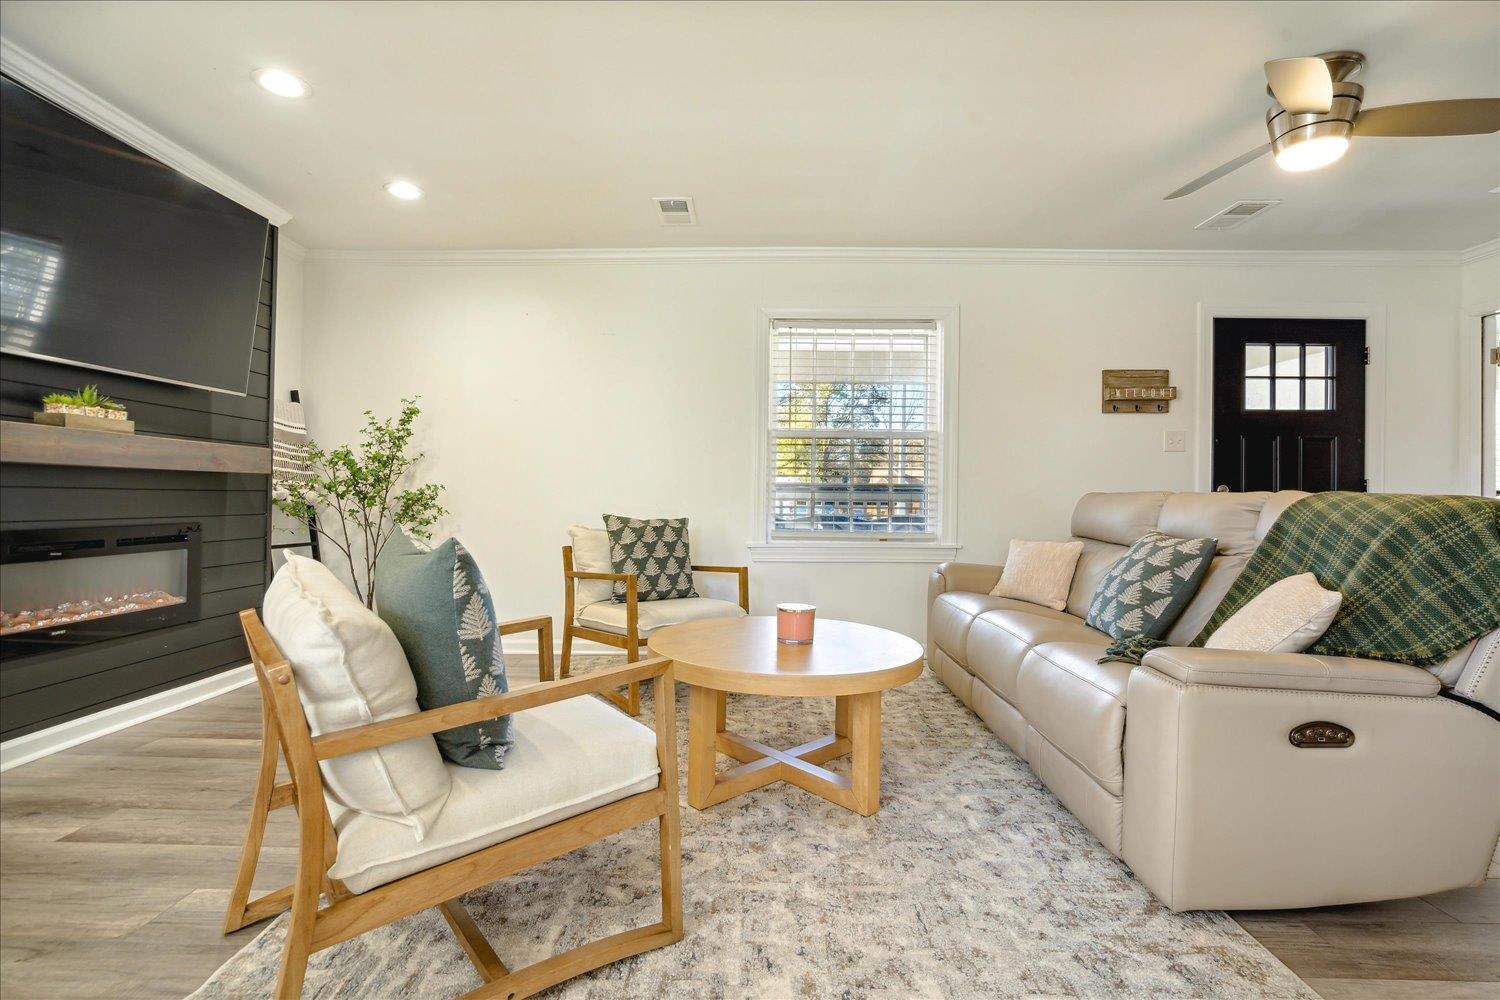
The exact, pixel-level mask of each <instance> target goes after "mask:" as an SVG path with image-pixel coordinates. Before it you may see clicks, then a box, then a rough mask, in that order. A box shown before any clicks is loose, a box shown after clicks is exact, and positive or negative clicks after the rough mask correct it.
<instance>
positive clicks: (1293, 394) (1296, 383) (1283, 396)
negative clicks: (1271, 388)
mask: <svg viewBox="0 0 1500 1000" xmlns="http://www.w3.org/2000/svg"><path fill="white" fill-rule="evenodd" d="M1277 350H1278V351H1279V350H1280V348H1279V347H1278V348H1277ZM1301 386H1302V381H1301V380H1300V379H1295V378H1279V379H1277V380H1276V409H1278V410H1298V409H1301V408H1302V399H1301V395H1300V393H1298V391H1297V390H1298V389H1300V388H1301Z"/></svg>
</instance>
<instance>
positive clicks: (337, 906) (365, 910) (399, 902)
mask: <svg viewBox="0 0 1500 1000" xmlns="http://www.w3.org/2000/svg"><path fill="white" fill-rule="evenodd" d="M528 621H530V622H532V623H533V625H534V626H535V627H538V629H539V630H542V626H541V625H540V623H542V622H545V623H546V625H545V632H547V633H550V631H551V621H550V619H529V620H528ZM240 625H241V627H242V628H243V630H244V633H245V640H246V642H247V643H248V644H249V646H250V657H251V662H252V663H253V664H254V668H255V679H256V682H257V683H258V684H259V686H260V693H261V704H262V708H263V712H264V718H263V722H262V736H263V740H264V743H263V746H262V749H261V767H260V776H259V779H258V780H257V782H256V788H255V797H254V800H253V805H252V806H251V815H250V824H249V827H248V829H247V830H246V832H245V851H244V855H243V856H242V857H241V859H240V868H239V876H238V878H237V880H236V883H235V887H234V891H233V893H232V894H231V898H230V903H229V911H228V913H227V914H226V916H225V921H224V933H226V934H228V933H229V932H230V931H234V930H237V929H239V928H240V927H243V926H245V925H246V924H249V923H253V922H255V921H257V920H263V919H265V918H266V917H269V916H273V915H275V914H277V913H280V912H281V911H282V910H287V909H290V910H291V923H290V924H289V925H288V926H287V936H286V945H285V947H284V949H283V951H282V956H281V968H280V972H279V973H278V976H277V983H276V996H277V997H278V998H280V1000H290V998H294V997H298V996H300V995H301V992H302V978H303V975H304V973H305V972H306V968H307V959H308V957H309V956H310V955H311V954H313V953H314V952H318V951H322V950H323V949H325V948H331V947H333V946H334V945H336V944H339V943H341V942H343V941H347V940H349V939H350V938H353V937H357V936H358V935H360V934H363V933H365V932H366V931H370V930H374V929H375V928H377V927H381V926H384V925H385V924H388V923H391V922H392V921H394V920H399V919H401V918H402V917H406V916H410V915H411V914H413V913H417V912H419V911H421V910H424V909H427V908H429V907H432V908H435V909H437V910H438V912H440V913H441V914H442V915H443V918H444V919H445V920H446V921H447V923H448V926H449V928H450V929H451V930H452V931H453V934H454V936H455V937H456V938H457V939H458V943H459V944H460V945H461V946H462V947H463V950H464V954H465V955H467V956H468V958H469V961H470V962H472V963H473V965H474V968H475V969H476V970H477V971H478V972H479V976H480V978H481V979H483V980H484V985H483V986H480V987H479V988H478V989H476V990H473V991H471V992H469V993H466V994H464V995H463V1000H480V998H485V1000H489V998H501V1000H520V998H522V997H528V996H531V995H532V994H534V993H536V992H538V991H540V990H544V989H546V988H548V987H550V986H554V985H556V984H557V983H560V982H562V981H564V980H566V979H571V978H572V977H574V976H577V975H581V974H582V973H585V972H588V971H590V970H593V969H597V968H599V967H601V966H604V965H608V964H610V963H612V962H617V961H619V960H620V959H622V958H628V957H630V956H632V955H638V954H640V953H642V952H645V951H650V950H651V949H653V948H660V947H662V946H664V945H668V944H672V943H674V942H676V941H680V940H682V937H683V919H682V851H681V843H680V812H679V810H680V806H679V804H678V797H677V796H678V790H677V788H678V786H677V723H676V714H675V708H676V699H675V698H674V697H673V696H672V694H671V692H672V690H673V673H672V661H671V660H666V659H660V658H657V659H650V660H643V661H641V662H638V663H627V664H624V665H621V666H618V667H612V668H610V669H608V670H602V671H600V672H598V673H596V674H588V675H585V676H583V677H575V678H568V679H564V680H557V681H552V682H550V683H542V684H538V685H535V686H533V687H527V688H522V689H521V690H519V691H512V692H510V693H509V694H503V695H497V696H495V697H493V698H480V699H476V700H474V701H467V702H460V703H458V704H455V705H447V706H445V707H443V708H434V709H430V710H428V711H425V712H418V713H416V714H415V715H404V716H401V717H399V718H395V719H387V720H386V721H384V722H376V723H372V724H370V725H365V726H357V727H354V728H352V729H343V730H339V731H337V732H332V733H324V734H323V735H321V736H317V737H314V736H312V735H311V734H310V732H309V730H308V725H307V716H306V715H305V714H304V713H303V710H302V703H301V702H300V701H299V700H298V696H297V683H296V680H295V678H294V677H293V675H292V670H291V667H290V666H289V665H288V664H287V661H286V659H285V658H284V657H283V656H282V655H281V652H280V650H278V649H277V648H276V644H275V642H274V641H273V640H272V639H271V636H270V634H269V633H268V632H266V630H265V626H264V625H262V624H261V621H260V618H259V616H258V615H256V613H255V612H254V611H253V610H251V611H242V612H240ZM545 637H546V638H549V639H550V635H547V636H545ZM543 648H544V649H545V650H547V651H548V654H549V655H548V659H549V660H550V651H551V643H550V642H548V643H547V644H546V645H545V646H544V647H543ZM549 668H550V663H549ZM548 672H549V673H550V669H549V671H548ZM641 681H650V682H651V683H653V684H655V685H657V690H658V692H659V693H658V695H657V698H656V712H655V716H656V718H655V722H656V757H657V764H658V766H659V768H660V771H661V774H660V778H659V780H658V782H657V787H656V788H654V789H651V790H650V791H646V792H640V793H638V794H636V795H632V796H630V797H628V798H624V799H620V800H619V801H617V802H611V803H609V804H608V805H603V806H600V807H598V808H596V809H591V810H589V811H588V812H586V813H582V814H580V815H578V816H574V817H572V818H570V819H565V820H560V821H558V822H556V823H553V824H552V825H550V826H545V827H542V828H541V829H539V830H534V831H532V832H530V833H526V834H522V835H521V836H519V837H515V838H512V839H511V840H506V841H502V842H501V843H499V844H495V845H493V846H491V847H486V848H484V849H482V850H479V851H475V852H473V853H472V854H468V855H465V856H463V857H461V858H457V859H455V860H453V861H448V862H445V863H442V864H438V865H434V866H433V867H431V868H428V869H426V870H425V871H421V872H417V873H415V874H412V875H407V876H405V877H404V878H399V879H396V880H395V881H392V882H387V883H386V884H384V885H380V886H376V887H375V888H373V889H370V890H368V891H366V892H363V893H359V894H354V893H351V892H349V891H348V889H347V888H345V887H344V886H343V885H342V884H341V883H340V882H339V881H338V880H337V879H331V878H329V876H328V869H329V867H330V866H331V865H332V863H333V861H334V858H335V857H336V855H337V852H338V844H337V841H336V839H335V835H334V831H333V824H332V823H331V822H330V820H329V816H328V810H327V806H326V805H325V803H324V800H323V782H322V776H321V773H320V771H319V768H318V762H319V761H322V760H328V759H329V758H332V757H341V756H343V755H345V754H351V753H357V752H359V751H361V750H369V749H372V748H374V747H379V746H385V745H387V744H390V743H398V742H400V741H402V740H409V739H412V738H413V737H416V736H423V735H431V734H433V733H438V732H442V731H444V730H447V729H452V728H454V727H455V726H462V725H468V724H470V723H474V722H482V721H484V720H487V719H496V718H500V717H501V716H505V715H510V714H512V713H514V712H520V711H523V710H525V709H528V708H535V707H537V706H538V705H547V704H552V703H554V702H558V701H563V700H564V699H567V698H577V697H581V696H584V695H589V694H598V693H601V692H603V691H606V690H610V689H612V688H614V687H617V686H619V685H620V684H624V683H631V684H639V683H640V682H641ZM278 749H279V751H280V754H281V756H283V757H284V758H285V760H286V764H287V770H288V772H289V774H290V780H289V781H287V782H284V783H281V784H277V783H276V768H277V753H278ZM288 805H289V806H292V807H294V808H295V809H296V810H297V819H298V841H299V843H298V862H297V878H296V881H294V882H293V883H292V884H291V885H289V886H286V887H284V888H282V889H278V890H276V891H274V892H270V893H267V894H265V895H263V896H261V897H260V898H259V899H256V900H254V901H251V900H250V899H249V894H250V883H251V882H252V881H253V879H254V877H255V866H256V862H257V861H258V859H259V856H260V847H261V841H262V839H263V837H264V834H265V826H266V817H267V816H268V814H269V813H270V811H271V810H273V809H279V808H282V807H284V806H288ZM653 820H654V821H656V822H657V824H658V828H659V829H658V833H659V843H660V851H661V914H662V919H661V921H660V922H658V923H654V924H648V925H646V926H644V927H638V928H635V929H634V930H629V931H625V932H623V933H619V934H614V935H611V936H609V937H605V938H601V939H599V940H597V941H592V942H590V943H588V944H585V945H581V946H579V947H577V948H574V949H572V950H570V951H566V952H563V953H562V954H560V955H554V956H552V957H551V958H548V959H544V960H543V961H540V962H537V963H535V964H534V965H529V966H526V967H525V968H523V969H517V970H514V971H513V970H510V969H507V968H506V966H505V964H504V963H503V962H501V960H500V959H499V957H498V956H497V955H496V954H495V952H494V949H493V948H491V947H490V944H489V942H488V941H486V940H485V939H484V937H483V935H481V934H480V932H479V928H478V927H477V926H476V925H475V923H474V920H473V918H472V917H470V916H469V913H468V911H467V910H465V909H464V907H463V904H462V903H461V902H460V901H459V897H460V896H462V895H463V894H464V893H466V892H468V891H470V890H472V889H477V888H478V887H480V886H482V885H487V884H489V883H491V882H494V881H496V880H498V879H500V878H504V877H505V876H508V875H513V874H515V873H516V872H518V871H521V870H523V869H526V868H530V867H532V866H533V865H537V864H540V863H542V862H543V861H548V860H551V859H552V858H556V857H560V856H562V855H564V854H567V853H568V852H570V851H573V850H576V849H577V848H580V847H583V846H584V845H586V844H591V843H594V842H595V841H597V840H602V839H603V838H605V837H609V836H612V835H614V834H616V833H619V832H620V831H622V830H626V829H629V828H630V827H633V826H639V825H640V824H642V823H647V822H651V821H653ZM320 898H321V899H323V900H326V905H325V906H322V907H321V908H320V907H319V905H318V904H319V900H320Z"/></svg>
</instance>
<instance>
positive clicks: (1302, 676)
mask: <svg viewBox="0 0 1500 1000" xmlns="http://www.w3.org/2000/svg"><path fill="white" fill-rule="evenodd" d="M1141 662H1142V664H1143V665H1144V666H1147V667H1150V668H1151V669H1153V670H1155V671H1157V672H1158V673H1161V674H1163V675H1165V676H1167V677H1169V678H1171V679H1172V680H1175V681H1179V682H1181V683H1183V684H1206V685H1213V686H1216V687H1240V688H1270V689H1276V690H1281V691H1337V692H1340V693H1343V694H1388V695H1405V696H1408V697H1428V698H1430V697H1433V696H1434V695H1436V694H1437V693H1438V691H1439V690H1441V688H1442V685H1441V684H1440V683H1439V682H1438V679H1437V678H1436V677H1434V676H1433V675H1432V674H1431V673H1429V672H1428V671H1426V670H1423V669H1422V668H1421V667H1411V666H1407V665H1406V664H1404V663H1385V662H1382V661H1380V660H1360V659H1355V658H1353V657H1347V656H1312V655H1309V654H1306V653H1252V652H1246V651H1244V650H1238V649H1195V648H1189V647H1186V646H1168V647H1166V648H1164V649H1154V650H1152V651H1151V652H1149V653H1147V654H1146V656H1145V659H1143V660H1142V661H1141Z"/></svg>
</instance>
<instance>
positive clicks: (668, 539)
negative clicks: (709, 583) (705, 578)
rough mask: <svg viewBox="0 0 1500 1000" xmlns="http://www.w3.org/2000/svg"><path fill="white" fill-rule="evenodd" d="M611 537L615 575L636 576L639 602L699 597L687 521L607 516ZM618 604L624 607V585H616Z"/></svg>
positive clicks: (606, 523)
mask: <svg viewBox="0 0 1500 1000" xmlns="http://www.w3.org/2000/svg"><path fill="white" fill-rule="evenodd" d="M604 530H605V531H606V532H608V533H609V561H610V564H611V565H612V566H613V567H614V571H615V572H616V573H634V574H635V578H636V580H635V596H636V600H639V601H670V600H672V599H674V598H678V597H697V596H698V592H697V591H696V590H694V589H693V560H692V556H691V555H690V554H689V553H688V520H687V518H685V517H657V518H652V519H651V520H647V521H643V520H641V519H640V518H635V517H620V516H619V515H618V514H605V515H604ZM615 602H616V603H618V604H624V603H625V584H623V583H621V582H619V581H618V580H617V581H615Z"/></svg>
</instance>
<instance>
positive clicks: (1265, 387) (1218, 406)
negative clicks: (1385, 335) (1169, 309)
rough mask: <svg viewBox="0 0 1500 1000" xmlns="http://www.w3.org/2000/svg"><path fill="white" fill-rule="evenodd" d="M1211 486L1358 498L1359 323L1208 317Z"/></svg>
mask: <svg viewBox="0 0 1500 1000" xmlns="http://www.w3.org/2000/svg"><path fill="white" fill-rule="evenodd" d="M1213 378H1214V381H1213V394H1214V404H1213V407H1214V409H1213V483H1214V486H1215V487H1216V488H1217V487H1228V488H1229V489H1230V490H1233V491H1235V492H1241V491H1248V490H1307V491H1308V492H1318V491H1322V490H1363V489H1365V488H1366V483H1365V441H1364V434H1365V324H1364V321H1363V320H1345V319H1216V320H1214V343H1213Z"/></svg>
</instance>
